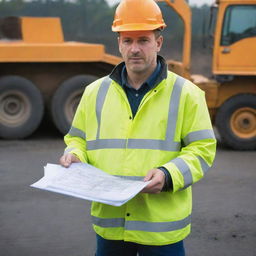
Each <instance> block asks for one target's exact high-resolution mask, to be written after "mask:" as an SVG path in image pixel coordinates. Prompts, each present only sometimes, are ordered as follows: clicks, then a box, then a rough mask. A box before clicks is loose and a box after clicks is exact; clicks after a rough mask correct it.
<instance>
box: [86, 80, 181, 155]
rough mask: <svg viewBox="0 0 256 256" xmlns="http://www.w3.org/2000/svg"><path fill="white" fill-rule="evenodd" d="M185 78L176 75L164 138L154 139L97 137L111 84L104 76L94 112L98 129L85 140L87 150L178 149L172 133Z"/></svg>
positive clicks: (178, 145) (178, 144)
mask: <svg viewBox="0 0 256 256" xmlns="http://www.w3.org/2000/svg"><path fill="white" fill-rule="evenodd" d="M185 81H186V80H185V79H184V78H182V77H180V76H177V78H176V81H175V83H174V86H173V91H172V95H171V98H170V103H169V113H168V121H167V127H166V138H165V140H156V139H99V133H100V125H101V113H102V108H103V105H104V101H105V98H106V95H107V91H108V89H109V87H110V84H111V79H110V78H109V77H107V78H105V79H104V80H103V82H102V84H101V86H100V88H99V92H98V95H97V99H96V114H97V120H98V130H97V136H96V140H91V141H87V150H96V149H105V148H117V149H119V148H129V149H154V150H165V151H175V152H177V151H179V150H180V147H181V146H180V142H175V141H174V135H175V131H176V123H177V117H178V109H179V102H180V96H181V91H182V87H183V85H184V83H185Z"/></svg>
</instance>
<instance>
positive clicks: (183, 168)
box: [171, 157, 193, 189]
mask: <svg viewBox="0 0 256 256" xmlns="http://www.w3.org/2000/svg"><path fill="white" fill-rule="evenodd" d="M171 163H174V164H175V165H176V166H177V168H178V169H179V171H180V172H181V173H182V175H183V178H184V188H183V189H185V188H187V187H188V186H190V185H192V184H193V177H192V173H191V171H190V168H189V166H188V164H187V163H186V162H185V161H184V160H183V159H182V158H179V157H177V158H175V159H173V160H172V161H171Z"/></svg>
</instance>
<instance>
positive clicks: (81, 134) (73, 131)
mask: <svg viewBox="0 0 256 256" xmlns="http://www.w3.org/2000/svg"><path fill="white" fill-rule="evenodd" d="M68 134H69V135H71V136H76V137H80V138H82V139H85V138H86V136H85V133H84V132H83V131H82V130H80V129H78V128H76V127H74V126H72V127H71V128H70V130H69V132H68Z"/></svg>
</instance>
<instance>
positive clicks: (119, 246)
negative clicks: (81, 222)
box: [96, 235, 185, 256]
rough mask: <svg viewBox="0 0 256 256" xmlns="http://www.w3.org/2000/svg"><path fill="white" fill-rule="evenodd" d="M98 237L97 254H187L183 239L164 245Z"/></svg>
mask: <svg viewBox="0 0 256 256" xmlns="http://www.w3.org/2000/svg"><path fill="white" fill-rule="evenodd" d="M96 237H97V251H96V256H137V255H139V256H185V250H184V246H183V241H180V242H178V243H175V244H169V245H163V246H151V245H141V244H136V243H131V242H124V241H120V240H106V239H104V238H102V237H101V236H99V235H96Z"/></svg>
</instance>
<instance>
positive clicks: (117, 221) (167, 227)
mask: <svg viewBox="0 0 256 256" xmlns="http://www.w3.org/2000/svg"><path fill="white" fill-rule="evenodd" d="M92 222H93V224H94V225H97V226H100V227H103V228H117V227H121V228H124V229H125V230H134V231H146V232H169V231H174V230H179V229H182V228H185V227H186V226H188V225H189V224H190V223H191V215H189V216H188V217H186V218H184V219H182V220H177V221H170V222H148V221H126V220H125V219H124V218H113V219H103V218H99V217H95V216H92Z"/></svg>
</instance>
